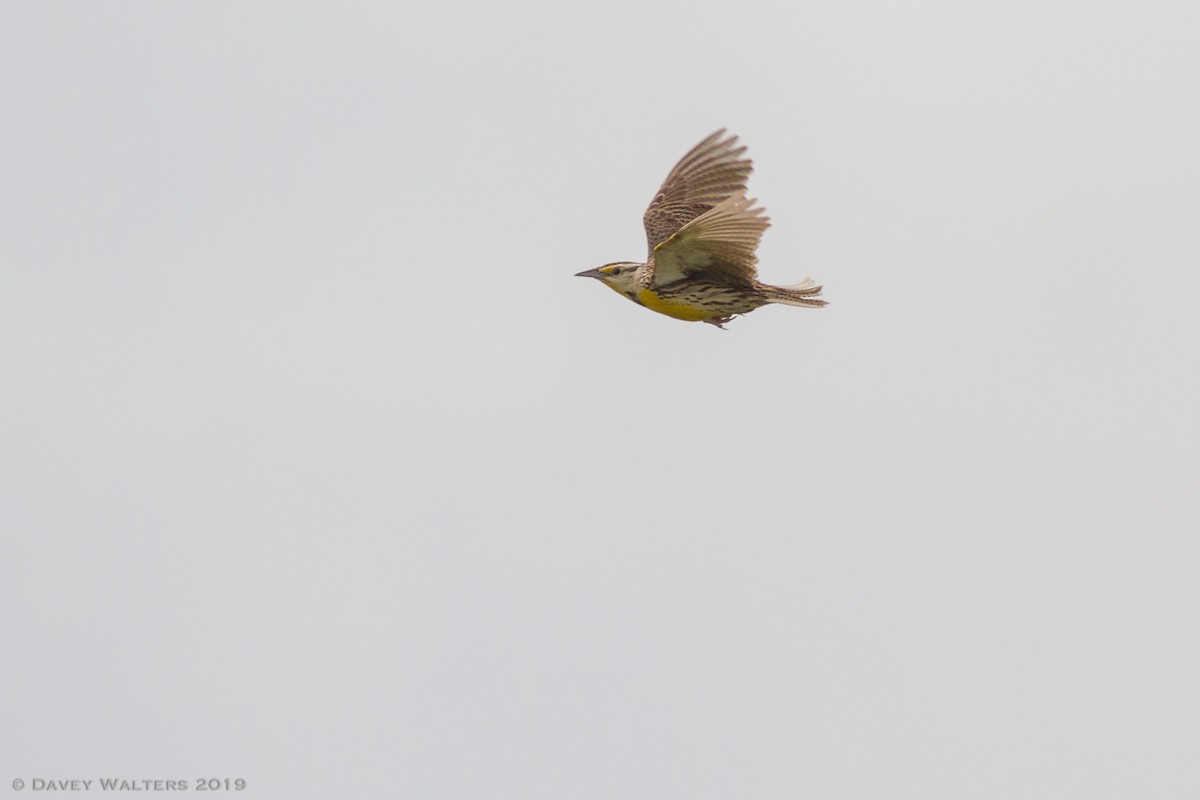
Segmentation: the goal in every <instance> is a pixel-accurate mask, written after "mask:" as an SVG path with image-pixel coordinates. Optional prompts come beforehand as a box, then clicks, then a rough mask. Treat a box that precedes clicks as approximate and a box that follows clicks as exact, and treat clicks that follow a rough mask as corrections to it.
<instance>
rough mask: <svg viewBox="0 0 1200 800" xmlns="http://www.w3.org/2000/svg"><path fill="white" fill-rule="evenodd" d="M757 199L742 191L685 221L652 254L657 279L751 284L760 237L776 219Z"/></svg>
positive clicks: (670, 281) (663, 280)
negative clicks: (768, 213)
mask: <svg viewBox="0 0 1200 800" xmlns="http://www.w3.org/2000/svg"><path fill="white" fill-rule="evenodd" d="M755 202H756V201H755V200H754V199H752V198H747V197H746V196H745V195H744V194H738V195H735V196H733V197H730V198H729V199H727V200H724V201H722V202H721V203H719V204H717V205H716V206H714V207H712V208H711V209H709V210H708V211H706V212H704V213H703V214H701V215H700V216H698V217H696V218H695V219H693V220H692V221H691V222H688V223H687V224H685V225H684V226H683V227H682V228H680V229H679V230H678V231H676V232H675V233H674V234H673V235H672V236H671V237H670V238H668V239H666V240H665V241H663V242H661V243H660V244H659V245H658V246H657V247H655V248H654V249H653V250H652V252H651V254H650V262H651V264H652V265H653V270H654V283H655V284H657V285H659V286H662V285H665V284H668V283H674V282H675V281H678V280H682V279H683V278H708V279H711V280H716V281H719V282H723V283H732V284H735V285H741V286H750V285H752V284H753V283H754V279H755V276H756V275H757V274H758V270H757V269H756V268H755V265H756V264H758V256H757V255H755V253H754V251H755V250H757V249H758V242H759V239H761V238H762V235H763V231H765V230H766V229H767V228H769V227H770V226H771V221H770V220H769V219H768V218H767V217H765V216H763V213H764V212H765V209H764V208H762V207H761V206H755V205H754V203H755Z"/></svg>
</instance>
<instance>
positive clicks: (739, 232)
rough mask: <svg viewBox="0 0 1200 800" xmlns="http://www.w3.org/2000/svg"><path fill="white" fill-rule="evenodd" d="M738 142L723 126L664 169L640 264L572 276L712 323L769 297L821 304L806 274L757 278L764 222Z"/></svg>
mask: <svg viewBox="0 0 1200 800" xmlns="http://www.w3.org/2000/svg"><path fill="white" fill-rule="evenodd" d="M737 141H738V138H737V137H736V136H726V135H725V129H724V128H722V129H721V130H719V131H717V132H716V133H714V134H713V135H712V136H709V137H708V138H707V139H705V140H704V141H702V142H700V144H698V145H696V146H695V147H693V148H692V149H691V151H690V152H689V153H688V154H687V155H685V156H684V157H683V158H682V159H680V160H679V163H678V164H676V165H675V167H674V169H672V170H671V172H670V173H669V174H668V175H667V179H666V180H665V181H663V185H662V188H660V189H659V190H658V194H656V195H654V199H653V200H651V201H650V207H649V208H647V209H646V213H645V214H643V215H642V224H643V225H644V226H645V228H646V242H647V244H648V245H649V248H650V254H649V256H648V257H647V258H646V261H645V263H640V262H637V261H614V262H612V263H610V264H605V265H604V266H602V267H597V268H596V269H589V270H585V271H583V272H580V273H577V275H578V276H579V277H583V278H596V279H597V280H599V281H601V282H602V283H603V284H604V285H605V286H607V287H609V288H610V289H612V290H613V291H615V292H619V293H620V294H623V295H625V296H626V297H628V298H629V299H630V300H632V301H633V302H635V303H637V304H638V305H642V306H645V307H646V308H648V309H650V310H651V311H657V312H658V313H660V314H666V315H667V316H668V317H674V318H675V319H682V320H687V321H689V322H707V323H709V324H710V325H716V326H717V327H718V328H722V327H724V324H725V323H726V322H729V321H730V320H731V319H733V318H734V317H735V316H737V315H738V314H747V313H749V312H751V311H753V310H754V309H756V308H758V307H760V306H765V305H767V304H768V303H782V304H784V305H789V306H807V307H809V308H819V307H821V306H823V305H825V301H824V300H819V299H817V297H818V295H820V294H821V287H820V286H817V285H816V282H815V281H814V280H813V279H812V278H805V279H804V280H803V281H801V282H800V283H797V284H795V285H793V286H770V285H768V284H765V283H759V281H758V270H757V269H756V265H757V264H758V256H757V255H755V252H754V251H755V250H757V249H758V241H759V239H761V238H762V234H763V231H765V230H766V229H767V228H768V227H769V226H770V224H771V223H770V221H769V220H768V218H767V217H765V216H763V213H764V211H765V209H764V208H762V207H761V206H756V205H755V203H756V202H757V201H756V200H754V199H753V198H747V197H746V178H748V177H749V176H750V173H751V171H752V170H753V169H754V167H753V164H752V162H751V161H750V159H749V158H746V157H745V156H744V155H743V154H744V153H745V152H746V147H745V145H742V146H739V145H738V143H737Z"/></svg>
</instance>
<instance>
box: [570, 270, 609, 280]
mask: <svg viewBox="0 0 1200 800" xmlns="http://www.w3.org/2000/svg"><path fill="white" fill-rule="evenodd" d="M575 277H576V278H603V277H604V273H603V272H601V271H600V270H598V269H585V270H584V271H583V272H576V273H575Z"/></svg>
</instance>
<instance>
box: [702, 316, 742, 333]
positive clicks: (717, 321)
mask: <svg viewBox="0 0 1200 800" xmlns="http://www.w3.org/2000/svg"><path fill="white" fill-rule="evenodd" d="M734 316H735V315H734V314H730V315H729V316H726V317H711V318H709V319H706V320H704V321H705V322H707V323H708V324H709V325H716V326H717V327H718V328H720V329H721V330H723V331H724V330H729V329H728V328H726V327H725V323H726V322H729V321H730V320H732V319H733V318H734Z"/></svg>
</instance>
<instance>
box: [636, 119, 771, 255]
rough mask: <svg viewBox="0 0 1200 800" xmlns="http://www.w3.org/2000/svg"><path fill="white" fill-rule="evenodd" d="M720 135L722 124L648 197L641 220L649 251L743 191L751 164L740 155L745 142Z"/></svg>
mask: <svg viewBox="0 0 1200 800" xmlns="http://www.w3.org/2000/svg"><path fill="white" fill-rule="evenodd" d="M724 136H725V129H724V128H722V129H721V130H719V131H717V132H716V133H714V134H713V135H712V136H709V137H708V138H707V139H705V140H704V141H702V142H701V143H700V144H698V145H696V146H695V147H693V148H692V149H691V151H690V152H689V153H688V154H687V155H686V156H684V157H683V158H681V159H680V160H679V163H678V164H676V165H675V167H674V168H673V169H672V170H671V172H670V174H669V175H667V179H666V180H665V181H663V185H662V187H661V188H660V189H659V190H658V194H656V195H655V196H654V199H653V200H652V201H650V207H649V208H647V209H646V213H645V214H643V215H642V223H643V224H644V225H645V226H646V243H647V244H648V245H649V247H650V252H651V253H653V252H654V248H656V247H658V246H659V245H660V244H662V243H663V242H664V241H666V240H667V239H668V238H670V237H671V236H672V235H673V234H674V233H675V232H676V231H678V230H679V229H680V228H682V227H683V226H684V225H686V224H687V223H688V222H690V221H692V220H694V219H695V218H696V217H698V216H700V215H701V214H703V213H704V212H706V211H708V210H709V209H711V208H712V207H713V206H716V205H717V204H718V203H720V202H721V201H722V200H725V199H727V198H729V197H731V196H732V195H737V194H743V193H744V192H745V191H746V178H748V177H749V175H750V172H751V170H753V168H754V167H753V165H752V163H751V161H750V159H748V158H743V157H742V154H743V153H745V152H746V147H745V145H741V146H739V145H738V143H737V140H738V139H737V137H736V136H730V137H728V138H722V137H724Z"/></svg>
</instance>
